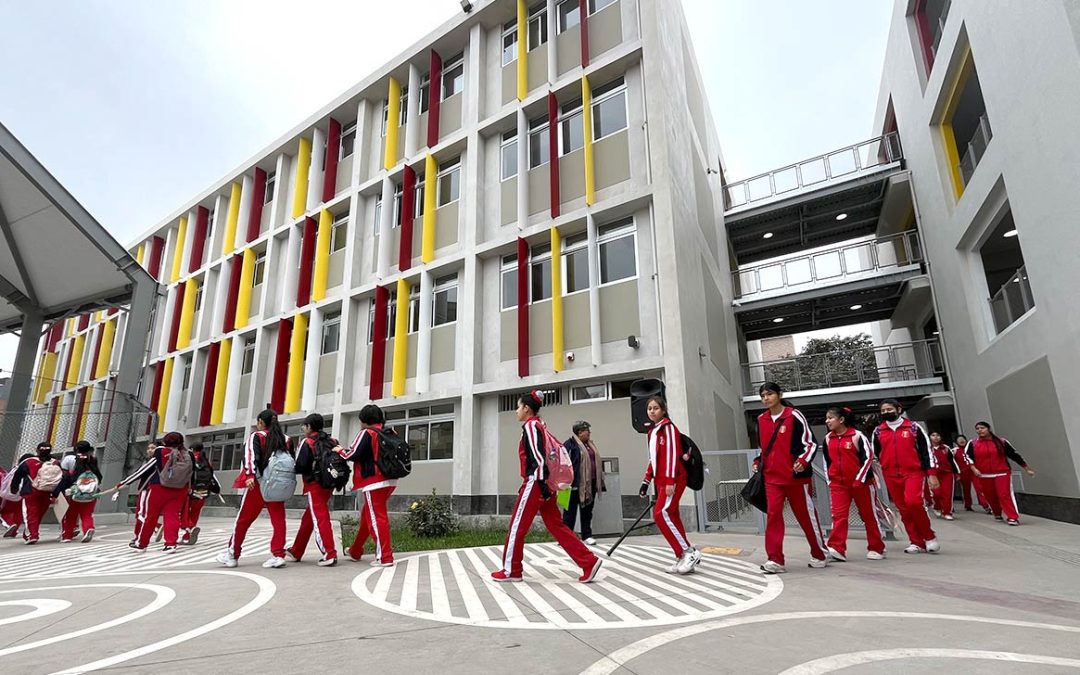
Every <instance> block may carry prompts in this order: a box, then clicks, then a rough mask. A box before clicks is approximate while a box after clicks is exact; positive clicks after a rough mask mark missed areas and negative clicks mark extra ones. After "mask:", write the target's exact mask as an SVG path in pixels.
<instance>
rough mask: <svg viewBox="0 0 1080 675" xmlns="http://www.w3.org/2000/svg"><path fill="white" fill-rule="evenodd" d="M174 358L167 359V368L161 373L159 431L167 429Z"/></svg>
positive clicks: (158, 410) (158, 407) (158, 406)
mask: <svg viewBox="0 0 1080 675" xmlns="http://www.w3.org/2000/svg"><path fill="white" fill-rule="evenodd" d="M172 376H173V360H172V359H171V358H168V359H165V370H163V371H162V373H161V394H160V395H159V396H158V404H157V414H158V423H157V425H158V426H157V430H158V433H159V434H160V433H163V432H164V431H165V411H166V410H168V409H169V388H170V387H171V386H172Z"/></svg>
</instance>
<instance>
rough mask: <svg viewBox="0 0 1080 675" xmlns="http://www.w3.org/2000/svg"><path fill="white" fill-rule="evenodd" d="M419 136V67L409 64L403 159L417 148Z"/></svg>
mask: <svg viewBox="0 0 1080 675" xmlns="http://www.w3.org/2000/svg"><path fill="white" fill-rule="evenodd" d="M419 137H420V69H419V68H417V67H416V65H414V64H412V63H410V64H409V98H408V102H407V103H406V110H405V161H406V162H407V161H408V160H409V158H410V157H412V156H413V155H415V154H416V151H417V150H419V149H420V148H419V146H418V143H417V140H418V139H419Z"/></svg>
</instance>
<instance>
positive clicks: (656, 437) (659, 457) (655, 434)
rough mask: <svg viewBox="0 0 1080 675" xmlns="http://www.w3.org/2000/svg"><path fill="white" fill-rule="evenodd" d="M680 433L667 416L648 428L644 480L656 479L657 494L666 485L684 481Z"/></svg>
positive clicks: (684, 472)
mask: <svg viewBox="0 0 1080 675" xmlns="http://www.w3.org/2000/svg"><path fill="white" fill-rule="evenodd" d="M682 454H683V448H682V434H680V433H679V429H678V427H676V426H675V423H674V422H672V421H671V420H670V419H668V418H666V417H665V418H664V419H662V420H660V422H659V423H657V424H654V425H653V426H652V427H650V428H649V466H647V467H646V468H645V480H646V481H651V480H653V479H655V480H656V489H657V494H659V491H660V490H661V489H663V488H665V487H667V486H668V485H675V484H678V483H685V482H686V467H685V466H683V463H682Z"/></svg>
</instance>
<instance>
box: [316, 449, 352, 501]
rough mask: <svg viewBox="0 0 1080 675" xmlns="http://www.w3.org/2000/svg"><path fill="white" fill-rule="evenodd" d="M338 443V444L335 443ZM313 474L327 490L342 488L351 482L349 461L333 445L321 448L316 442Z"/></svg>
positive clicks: (317, 481)
mask: <svg viewBox="0 0 1080 675" xmlns="http://www.w3.org/2000/svg"><path fill="white" fill-rule="evenodd" d="M335 445H336V444H335ZM314 455H315V462H314V463H313V465H312V471H311V473H312V476H313V477H314V478H315V482H316V483H318V484H319V485H321V486H322V487H324V488H326V489H327V490H341V489H342V488H344V487H345V486H346V485H348V484H349V473H350V469H349V462H348V461H347V460H346V459H345V458H344V457H342V456H341V455H340V454H338V453H337V452H335V451H334V449H333V446H330V447H329V448H328V447H326V446H325V444H324V446H323V447H322V448H320V447H319V446H318V444H317V443H316V444H315V448H314Z"/></svg>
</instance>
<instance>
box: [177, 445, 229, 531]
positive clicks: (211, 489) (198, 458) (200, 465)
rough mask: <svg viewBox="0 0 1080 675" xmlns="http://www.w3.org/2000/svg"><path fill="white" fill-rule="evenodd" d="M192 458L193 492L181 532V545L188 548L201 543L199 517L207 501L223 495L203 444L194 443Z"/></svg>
mask: <svg viewBox="0 0 1080 675" xmlns="http://www.w3.org/2000/svg"><path fill="white" fill-rule="evenodd" d="M188 449H189V450H191V458H192V462H193V465H192V469H193V470H192V473H191V492H190V493H188V499H187V507H186V508H185V509H184V511H183V513H182V515H183V517H182V518H181V519H180V530H181V532H183V536H182V537H181V538H180V541H181V543H183V544H184V545H187V546H194V545H195V543H196V542H198V541H199V532H200V531H201V529H200V528H199V516H200V515H201V514H202V510H203V507H204V506H206V500H207V499H209V498H210V495H212V494H214V495H220V494H221V484H220V483H218V480H217V477H216V476H215V475H214V465H213V464H211V463H210V456H209V454H208V453H207V452H206V450H204V449H203V444H202V443H192V444H191V447H190V448H188Z"/></svg>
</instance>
